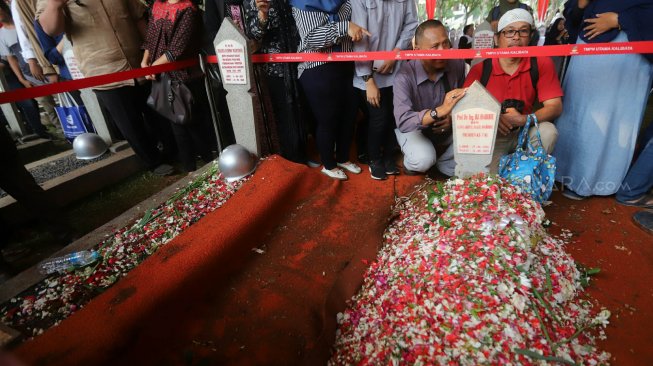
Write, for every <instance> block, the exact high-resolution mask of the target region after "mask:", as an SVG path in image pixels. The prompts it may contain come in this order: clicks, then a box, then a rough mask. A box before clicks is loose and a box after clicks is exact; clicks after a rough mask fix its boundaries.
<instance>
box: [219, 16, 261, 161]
mask: <svg viewBox="0 0 653 366" xmlns="http://www.w3.org/2000/svg"><path fill="white" fill-rule="evenodd" d="M213 45H214V47H215V51H216V52H215V53H216V55H217V56H218V64H219V68H220V77H221V78H222V83H223V85H224V88H225V90H226V91H227V104H228V106H229V114H230V116H231V121H232V124H233V130H234V135H235V137H236V143H238V144H240V145H242V146H244V147H245V148H246V149H247V150H249V151H250V152H253V153H255V154H257V155H260V154H261V149H260V144H259V143H258V141H257V138H256V136H257V118H259V117H258V114H257V113H255V108H254V106H255V102H257V101H258V99H257V98H258V96H257V95H256V93H254V92H253V90H254V87H255V84H254V80H253V78H252V75H253V74H254V70H253V67H252V62H251V60H250V55H249V53H248V52H246V49H247V48H246V45H247V37H245V34H244V33H243V31H242V30H241V29H240V28H239V27H238V26H236V25H235V24H234V23H233V21H232V20H231V19H228V18H225V20H224V21H223V22H222V25H221V26H220V30H219V31H218V34H217V35H216V36H215V40H214V41H213Z"/></svg>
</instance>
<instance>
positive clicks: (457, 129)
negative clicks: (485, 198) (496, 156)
mask: <svg viewBox="0 0 653 366" xmlns="http://www.w3.org/2000/svg"><path fill="white" fill-rule="evenodd" d="M500 113H501V104H500V103H499V102H498V101H497V100H496V99H495V98H494V97H493V96H492V94H490V93H489V92H488V91H487V90H486V89H485V87H483V85H482V84H481V83H480V82H478V81H475V82H474V83H473V84H472V85H471V86H470V87H469V88H468V89H467V93H466V94H465V96H464V97H463V99H462V100H460V102H458V104H456V106H455V107H454V109H453V112H452V113H451V116H452V119H453V144H454V159H455V160H456V172H455V174H456V176H457V177H459V178H467V177H470V176H472V175H474V174H477V173H488V172H489V169H488V165H490V163H491V162H492V153H493V152H494V142H495V140H496V136H497V128H498V127H499V116H500Z"/></svg>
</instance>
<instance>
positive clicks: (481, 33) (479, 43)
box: [472, 21, 494, 66]
mask: <svg viewBox="0 0 653 366" xmlns="http://www.w3.org/2000/svg"><path fill="white" fill-rule="evenodd" d="M493 47H494V31H493V30H492V26H491V25H490V23H488V22H487V21H485V22H483V23H481V24H479V26H478V27H477V28H476V32H474V49H475V50H481V49H486V48H493ZM481 61H482V59H480V58H475V59H474V60H472V66H474V65H476V64H477V63H479V62H481Z"/></svg>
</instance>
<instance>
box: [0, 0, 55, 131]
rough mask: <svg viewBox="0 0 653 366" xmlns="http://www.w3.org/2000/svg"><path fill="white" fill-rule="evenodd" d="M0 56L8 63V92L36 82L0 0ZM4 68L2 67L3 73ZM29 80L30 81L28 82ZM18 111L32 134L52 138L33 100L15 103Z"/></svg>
mask: <svg viewBox="0 0 653 366" xmlns="http://www.w3.org/2000/svg"><path fill="white" fill-rule="evenodd" d="M0 25H2V28H0V56H2V57H3V58H5V59H6V60H7V63H8V66H9V67H8V69H9V70H6V71H5V75H6V77H7V84H8V85H9V89H10V90H16V89H21V88H31V87H32V86H33V82H34V83H36V82H37V80H36V79H34V78H32V74H31V72H30V67H29V65H28V64H27V63H26V62H25V60H24V59H23V56H22V54H21V49H20V44H19V43H18V34H17V33H16V27H15V25H14V21H13V18H12V16H11V10H10V9H9V5H7V3H5V2H4V1H1V0H0ZM4 70H5V67H4V66H3V71H4ZM29 79H31V81H30V80H29ZM16 105H17V106H18V109H19V110H20V111H21V113H22V115H23V118H25V120H26V121H27V124H28V125H29V127H30V128H31V130H32V132H34V133H35V134H37V135H39V136H40V137H42V138H45V139H50V138H51V137H52V136H50V134H49V133H48V132H47V131H46V129H45V127H44V126H43V125H42V124H41V115H40V113H39V106H38V104H37V103H36V101H35V100H34V99H24V100H21V101H18V102H16Z"/></svg>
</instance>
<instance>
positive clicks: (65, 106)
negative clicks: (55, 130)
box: [54, 93, 95, 143]
mask: <svg viewBox="0 0 653 366" xmlns="http://www.w3.org/2000/svg"><path fill="white" fill-rule="evenodd" d="M59 103H60V104H61V106H57V107H54V110H55V111H56V112H57V117H59V122H60V123H61V128H62V129H63V134H64V136H65V137H66V139H67V140H68V141H70V142H71V143H72V142H73V140H75V137H77V136H79V135H81V134H83V133H86V132H95V128H94V127H93V123H92V122H91V118H90V117H89V115H88V112H86V107H84V106H83V105H79V104H77V102H76V101H75V99H74V98H73V97H72V95H70V93H61V94H59Z"/></svg>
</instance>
